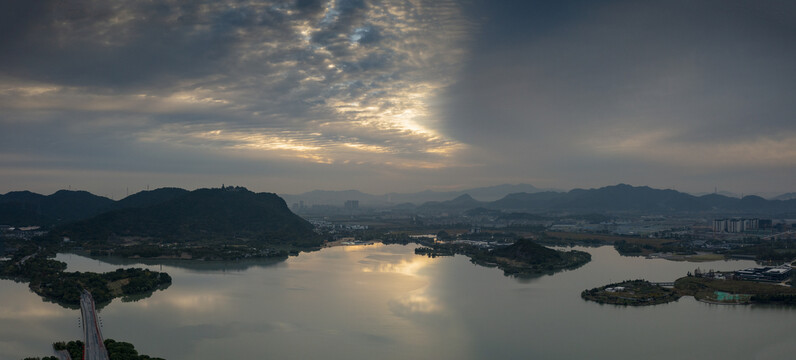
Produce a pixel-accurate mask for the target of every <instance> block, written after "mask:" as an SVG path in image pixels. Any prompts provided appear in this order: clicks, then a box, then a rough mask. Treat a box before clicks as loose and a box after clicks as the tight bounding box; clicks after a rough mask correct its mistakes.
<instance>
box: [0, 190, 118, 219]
mask: <svg viewBox="0 0 796 360" xmlns="http://www.w3.org/2000/svg"><path fill="white" fill-rule="evenodd" d="M113 204H114V201H113V200H111V199H108V198H106V197H102V196H97V195H94V194H91V193H89V192H86V191H70V190H59V191H57V192H56V193H54V194H52V195H47V196H45V195H41V194H36V193H32V192H30V191H14V192H9V193H7V194H5V195H0V224H6V223H8V225H16V226H24V225H52V224H57V223H66V222H70V221H75V220H80V219H86V218H89V217H91V216H95V215H97V214H100V213H102V212H104V211H107V210H109V209H110V208H111V207H112V206H113Z"/></svg>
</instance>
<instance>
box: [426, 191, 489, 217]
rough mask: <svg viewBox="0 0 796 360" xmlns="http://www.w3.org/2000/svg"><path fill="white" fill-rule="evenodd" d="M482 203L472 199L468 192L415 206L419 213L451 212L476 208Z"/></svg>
mask: <svg viewBox="0 0 796 360" xmlns="http://www.w3.org/2000/svg"><path fill="white" fill-rule="evenodd" d="M481 205H483V203H482V202H480V201H478V200H476V199H473V198H472V196H470V195H469V194H464V195H460V196H459V197H457V198H455V199H453V200H448V201H429V202H427V203H424V204H423V205H421V206H420V207H418V208H417V211H418V212H420V213H429V212H451V213H461V212H464V211H466V210H470V209H473V208H477V207H479V206H481Z"/></svg>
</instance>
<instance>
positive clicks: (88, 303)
mask: <svg viewBox="0 0 796 360" xmlns="http://www.w3.org/2000/svg"><path fill="white" fill-rule="evenodd" d="M80 313H81V314H82V315H83V338H84V342H85V345H84V346H85V347H84V349H83V359H84V360H109V359H108V351H107V350H106V349H105V344H104V343H103V340H102V333H101V332H100V327H99V320H98V319H97V309H96V308H95V307H94V299H93V298H92V297H91V293H89V292H88V291H86V290H83V293H82V294H81V295H80Z"/></svg>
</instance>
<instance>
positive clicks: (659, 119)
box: [0, 0, 796, 192]
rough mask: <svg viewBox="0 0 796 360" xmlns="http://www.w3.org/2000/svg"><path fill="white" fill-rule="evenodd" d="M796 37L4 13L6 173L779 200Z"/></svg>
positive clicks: (479, 20)
mask: <svg viewBox="0 0 796 360" xmlns="http://www.w3.org/2000/svg"><path fill="white" fill-rule="evenodd" d="M794 16H796V5H794V4H792V3H791V2H787V1H769V2H754V1H745V0H737V1H700V2H693V1H670V2H665V3H661V2H645V1H609V2H593V1H559V2H549V1H525V2H498V1H480V0H476V1H468V2H459V1H430V0H416V1H401V0H372V1H366V0H328V1H315V0H298V1H249V0H241V1H232V0H227V1H215V0H202V1H190V2H185V1H177V0H167V1H159V2H139V1H119V2H107V1H100V0H81V1H69V2H67V1H21V0H9V1H3V2H0V31H2V33H3V34H4V35H5V36H3V37H2V38H0V53H2V54H3V56H0V112H1V115H0V128H1V129H2V130H3V131H1V132H0V141H2V142H3V145H2V146H3V147H2V148H0V167H2V168H3V171H4V173H5V174H11V173H12V172H14V171H17V172H18V173H16V174H14V175H13V178H14V181H15V182H16V183H23V184H24V181H23V180H22V179H24V178H25V177H23V176H22V175H20V174H21V173H22V172H23V171H22V170H21V169H22V168H24V169H25V170H24V172H25V173H27V174H32V173H35V172H36V171H38V173H52V172H53V171H66V169H65V168H66V167H68V168H69V169H70V171H73V172H78V171H80V170H86V171H91V172H93V173H95V174H97V173H101V174H106V173H107V172H109V171H118V172H119V173H125V174H130V173H135V172H138V173H140V174H146V176H153V177H157V176H161V177H162V178H163V179H170V180H172V179H183V178H184V177H181V175H185V174H190V175H191V176H193V177H192V178H200V176H199V175H198V174H207V175H208V178H212V179H215V177H213V176H214V174H216V173H218V172H221V171H226V172H228V173H229V174H237V175H236V176H240V177H241V179H244V178H245V179H251V178H256V177H257V175H259V176H260V178H263V179H265V178H267V179H270V180H269V181H275V182H277V183H279V184H299V183H302V186H309V187H310V188H302V189H291V190H289V191H303V190H309V189H311V188H338V187H345V188H349V187H352V186H359V187H362V188H363V189H364V190H368V189H369V190H370V191H381V192H387V191H390V190H402V189H393V188H389V187H393V186H398V187H403V190H419V189H421V188H425V187H433V186H447V185H450V183H451V179H457V180H456V183H461V180H459V179H467V182H469V183H470V184H471V185H491V184H494V183H505V182H536V183H537V185H540V186H548V187H563V186H567V185H565V184H562V182H567V181H571V182H572V183H573V185H575V186H586V187H588V186H593V185H603V184H606V185H607V184H611V183H616V182H633V179H638V180H639V183H643V181H646V180H648V179H653V180H654V179H655V178H656V177H655V175H660V176H661V177H670V178H673V177H674V176H675V175H672V174H676V173H677V172H678V171H679V172H681V173H682V172H687V171H694V169H701V170H705V169H713V171H714V174H716V175H715V178H726V176H724V175H721V174H728V173H731V172H732V173H740V172H741V171H742V170H741V169H752V168H753V169H754V171H756V172H758V173H760V172H766V173H769V174H772V175H771V176H772V177H773V178H776V179H779V181H780V182H783V183H784V182H785V181H786V179H792V178H793V176H796V174H795V173H794V171H796V170H794V167H793V166H792V165H791V164H792V163H793V155H792V154H791V152H790V151H788V150H787V149H789V147H790V146H791V144H792V142H793V139H794V138H796V128H795V127H794V122H793V121H792V120H793V119H794V117H796V109H794V106H793V105H792V102H793V101H792V99H793V94H794V93H796V68H794V67H793V65H792V64H793V63H796V48H794V47H793V46H790V44H792V43H793V40H794V38H796V25H794V22H793V21H792V19H793V18H794ZM693 154H698V156H696V155H693ZM727 155H730V156H729V157H730V158H733V159H736V160H739V161H735V162H733V161H725V160H724V159H725V158H726V157H727ZM4 159H31V160H30V161H25V162H21V161H19V160H13V161H11V160H4ZM681 159H686V160H683V161H680V160H681ZM776 166H779V167H780V168H778V169H776V170H774V169H773V168H774V167H776ZM782 167H785V168H784V169H783V168H782ZM642 169H643V171H642ZM34 170H35V171H34ZM642 172H643V173H644V174H647V175H644V176H642V175H639V174H641V173H642ZM74 174H75V173H70V174H69V175H65V176H67V177H68V178H70V179H71V178H76V177H77V175H74ZM153 174H154V175H153ZM291 174H292V175H291ZM7 176H8V178H11V177H12V175H7ZM291 176H292V180H293V181H291ZM302 176H306V177H310V178H312V179H316V180H315V182H310V181H304V180H301V181H298V180H296V179H297V178H299V177H302ZM142 177H144V175H142ZM128 178H131V177H129V176H128ZM352 178H354V180H352ZM573 178H576V179H587V180H577V181H584V182H587V181H592V180H593V181H598V182H600V183H599V184H592V183H589V182H587V183H585V184H584V183H575V182H576V180H568V179H573ZM3 179H4V180H6V179H7V178H5V177H4V178H3ZM29 180H30V181H34V180H36V181H39V179H33V178H29ZM263 181H265V180H263ZM352 181H355V182H356V183H352ZM772 181H773V180H772ZM3 182H6V181H3ZM227 182H229V181H227ZM603 182H605V183H603ZM708 182H710V183H711V186H710V188H712V187H713V183H714V180H712V179H711V177H710V175H708V174H705V175H704V179H703V180H700V184H702V183H708ZM310 184H314V185H310ZM647 184H649V185H660V184H657V183H654V182H652V183H647ZM694 184H695V185H694V186H702V185H696V183H694ZM174 185H180V184H174ZM295 186H298V185H295ZM368 187H370V188H368ZM376 187H379V188H378V189H376ZM8 190H12V189H8Z"/></svg>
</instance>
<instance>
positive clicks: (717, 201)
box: [486, 184, 796, 214]
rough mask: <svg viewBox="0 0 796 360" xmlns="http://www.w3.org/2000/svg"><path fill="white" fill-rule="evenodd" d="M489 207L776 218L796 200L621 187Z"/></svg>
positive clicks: (526, 197) (528, 197)
mask: <svg viewBox="0 0 796 360" xmlns="http://www.w3.org/2000/svg"><path fill="white" fill-rule="evenodd" d="M486 207H487V208H493V209H501V210H508V211H569V212H598V213H599V212H642V213H644V212H648V213H674V212H680V213H682V212H723V213H769V214H774V213H794V212H796V200H787V201H779V200H766V199H763V198H761V197H759V196H745V197H744V198H742V199H738V198H733V197H727V196H723V195H718V194H710V195H704V196H699V197H697V196H693V195H689V194H686V193H681V192H678V191H675V190H668V189H667V190H660V189H653V188H650V187H647V186H638V187H636V186H630V185H626V184H619V185H614V186H606V187H603V188H599V189H588V190H584V189H574V190H571V191H569V192H565V193H557V192H540V193H535V194H527V193H517V194H510V195H508V196H506V197H504V198H502V199H500V200H497V201H494V202H491V203H489V204H487V205H486Z"/></svg>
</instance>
